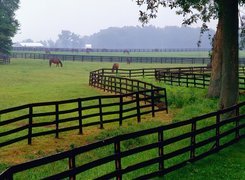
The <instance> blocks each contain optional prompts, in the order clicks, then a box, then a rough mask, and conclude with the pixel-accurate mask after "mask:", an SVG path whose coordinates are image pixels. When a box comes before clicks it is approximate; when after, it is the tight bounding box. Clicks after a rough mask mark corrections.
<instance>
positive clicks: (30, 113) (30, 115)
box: [28, 105, 33, 145]
mask: <svg viewBox="0 0 245 180" xmlns="http://www.w3.org/2000/svg"><path fill="white" fill-rule="evenodd" d="M32 115H33V107H32V105H30V106H29V127H28V144H29V145H30V144H31V142H32V120H33V119H32Z"/></svg>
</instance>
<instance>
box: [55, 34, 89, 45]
mask: <svg viewBox="0 0 245 180" xmlns="http://www.w3.org/2000/svg"><path fill="white" fill-rule="evenodd" d="M58 37H59V38H58V40H57V41H56V42H55V46H56V47H64V48H82V47H84V42H83V40H82V38H80V36H79V35H77V34H75V33H72V32H70V31H67V30H62V31H61V34H59V35H58Z"/></svg>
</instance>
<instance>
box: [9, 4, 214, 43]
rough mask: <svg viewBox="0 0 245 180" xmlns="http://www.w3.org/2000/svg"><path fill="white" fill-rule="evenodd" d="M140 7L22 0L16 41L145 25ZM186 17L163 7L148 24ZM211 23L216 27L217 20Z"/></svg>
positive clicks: (176, 21)
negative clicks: (140, 17)
mask: <svg viewBox="0 0 245 180" xmlns="http://www.w3.org/2000/svg"><path fill="white" fill-rule="evenodd" d="M139 9H140V8H139V6H137V4H136V3H135V0H20V8H19V9H18V10H17V11H16V19H17V20H18V21H19V23H20V27H19V31H18V32H17V34H16V35H15V37H14V38H13V41H14V42H17V41H23V40H26V39H32V40H33V41H42V40H49V39H52V40H56V39H57V38H58V34H60V33H61V31H62V30H69V31H71V32H73V33H75V34H78V35H80V36H81V37H82V36H85V35H92V34H94V33H97V32H99V31H100V30H102V29H107V28H109V27H124V26H142V24H141V23H140V22H139V20H138V18H139ZM182 19H183V17H181V16H178V15H176V14H175V11H174V10H170V9H167V8H160V9H159V12H158V17H157V18H156V19H154V20H151V21H150V23H149V24H148V25H154V26H156V27H165V26H181V23H182ZM198 26H200V24H196V25H193V27H198ZM210 27H211V28H213V29H215V28H216V22H215V21H214V22H212V23H210Z"/></svg>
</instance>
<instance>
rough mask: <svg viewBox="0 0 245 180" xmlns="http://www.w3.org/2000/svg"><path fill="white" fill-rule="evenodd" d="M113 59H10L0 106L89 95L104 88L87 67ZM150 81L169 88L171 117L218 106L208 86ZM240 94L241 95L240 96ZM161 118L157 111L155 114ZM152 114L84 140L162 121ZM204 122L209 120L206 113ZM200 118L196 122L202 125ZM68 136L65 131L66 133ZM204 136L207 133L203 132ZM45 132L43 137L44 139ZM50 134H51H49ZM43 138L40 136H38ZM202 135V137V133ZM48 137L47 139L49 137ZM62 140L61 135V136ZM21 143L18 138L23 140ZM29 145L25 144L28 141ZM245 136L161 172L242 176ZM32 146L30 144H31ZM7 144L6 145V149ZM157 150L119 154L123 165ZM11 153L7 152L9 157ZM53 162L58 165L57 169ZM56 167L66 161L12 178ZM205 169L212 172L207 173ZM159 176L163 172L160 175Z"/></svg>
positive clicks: (88, 174)
mask: <svg viewBox="0 0 245 180" xmlns="http://www.w3.org/2000/svg"><path fill="white" fill-rule="evenodd" d="M111 66H112V63H97V62H71V61H66V62H64V67H63V68H56V67H55V66H52V67H51V68H50V67H49V66H48V61H46V60H23V59H13V60H11V64H10V65H2V66H0V72H1V78H0V84H1V88H0V109H6V108H8V107H14V106H17V105H23V104H28V103H35V102H43V101H54V100H65V99H72V98H78V97H88V96H94V95H99V94H103V92H102V91H100V90H98V89H96V88H92V87H89V86H88V76H89V72H90V71H93V70H96V69H99V68H111ZM120 66H121V67H120V68H147V67H171V66H180V65H178V64H174V65H169V64H141V63H132V64H130V66H129V65H127V64H126V63H125V64H122V63H121V64H120ZM142 80H144V81H148V82H151V83H154V84H156V85H158V86H162V87H166V88H167V95H168V102H169V105H170V110H171V111H172V112H173V113H174V117H173V121H174V122H176V121H182V120H186V119H189V118H191V117H194V116H198V115H201V114H205V113H208V112H212V111H215V110H216V109H217V99H206V98H205V94H206V90H203V89H197V88H184V87H173V86H166V85H164V84H163V83H159V82H154V81H152V80H151V79H142ZM244 99H245V98H244V97H241V100H244ZM157 118H159V117H157ZM157 118H156V119H155V120H153V121H150V122H149V121H148V122H142V123H141V124H138V125H137V126H135V124H133V123H131V122H128V123H127V124H126V125H125V126H123V127H120V128H118V124H116V126H115V127H114V128H112V129H110V130H107V129H106V128H105V129H104V130H99V131H100V133H99V134H94V135H93V134H92V135H91V136H90V137H89V138H88V139H87V140H86V143H92V142H95V141H98V140H103V139H105V138H109V137H112V136H115V135H119V134H124V133H129V132H133V131H137V130H141V129H147V128H151V127H156V126H160V125H162V124H163V122H162V121H160V120H158V119H157ZM205 123H207V124H208V123H213V120H212V119H210V120H208V122H205ZM205 123H204V124H205ZM204 124H200V126H203V125H204ZM188 129H190V127H189V126H188V127H185V128H179V129H178V130H175V131H169V132H166V137H171V136H172V135H177V134H180V133H182V132H186V131H187V130H188ZM67 135H68V136H69V134H67ZM206 136H209V134H207V135H206ZM47 138H49V137H44V138H43V139H47ZM52 138H53V137H52ZM43 139H41V140H40V141H42V140H43ZM200 139H202V137H200ZM50 140H51V139H50ZM155 140H156V136H150V137H143V138H137V139H132V140H129V141H125V142H124V143H123V144H122V148H123V149H126V148H132V147H138V146H140V145H142V144H145V143H147V142H151V141H155ZM60 141H61V142H62V139H61V140H60ZM25 143H26V142H23V144H25ZM21 145H22V143H21ZM185 145H186V140H183V141H181V142H180V143H176V144H174V145H173V146H169V147H167V150H166V151H171V150H174V149H176V148H180V147H182V146H185ZM26 146H27V145H26ZM74 146H77V145H76V144H70V148H72V147H74ZM244 147H245V142H244V140H243V141H240V142H239V143H238V144H235V145H233V146H231V147H229V148H227V149H225V150H222V151H220V152H219V153H218V154H215V155H212V156H210V157H207V158H205V159H203V160H201V161H198V162H196V163H194V164H190V165H188V166H186V167H185V168H182V169H180V170H178V171H176V172H173V173H170V174H169V175H167V176H166V177H165V178H167V179H187V178H188V179H206V178H207V177H210V178H209V179H245V174H244V167H245V164H244V162H245V155H244V154H245V153H244V149H245V148H244ZM30 148H32V147H30ZM64 149H65V148H64ZM64 149H63V147H62V146H61V147H60V148H59V149H58V148H57V149H56V152H61V151H64ZM4 150H8V148H6V149H4ZM35 151H37V153H36V154H35V155H33V154H26V157H25V158H26V159H29V160H31V159H35V158H36V157H42V156H45V155H47V154H46V153H45V152H43V151H42V149H39V150H35ZM112 151H113V147H106V148H104V149H103V151H102V153H101V151H99V153H98V152H96V151H94V152H90V153H87V154H85V155H81V156H79V157H78V159H79V161H78V162H79V163H84V162H89V161H90V160H91V159H94V158H100V157H103V156H105V155H107V154H109V153H111V152H112ZM156 154H157V152H156V151H155V150H151V151H146V152H145V153H142V154H138V155H135V156H133V157H130V158H125V159H124V160H123V162H122V163H123V165H124V166H127V165H130V164H132V163H134V162H135V160H136V159H137V161H143V160H146V159H147V158H149V157H152V156H154V155H156ZM186 156H187V155H186V154H185V155H183V156H179V157H177V158H176V159H174V160H172V161H168V162H167V164H168V165H170V164H172V163H173V162H178V161H180V160H181V159H183V158H186ZM8 158H9V157H8ZM8 166H11V164H6V163H1V162H0V172H1V171H2V170H4V169H6V168H7V167H8ZM53 167H56V168H55V169H54V168H53ZM111 167H113V168H114V163H108V164H106V165H103V166H101V167H100V168H96V169H94V170H91V171H88V172H86V173H84V174H83V175H82V176H80V177H78V178H77V179H84V178H85V179H92V178H93V177H94V175H96V174H102V173H103V172H110V169H111ZM155 168H157V166H150V167H149V168H146V169H143V170H139V171H137V172H134V173H129V174H128V175H127V176H126V177H125V179H132V178H133V177H135V176H136V175H138V174H141V173H142V172H143V173H144V172H146V171H148V172H150V171H152V169H155ZM58 169H67V161H61V162H59V163H56V164H52V165H47V166H45V167H44V168H43V169H33V170H30V171H27V172H23V173H19V174H17V176H16V179H38V177H40V176H42V175H47V173H48V174H51V173H53V171H56V170H58ZM209 175H212V177H213V178H212V177H211V176H209ZM160 179H162V178H160Z"/></svg>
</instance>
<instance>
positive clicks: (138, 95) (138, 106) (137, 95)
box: [136, 91, 141, 123]
mask: <svg viewBox="0 0 245 180" xmlns="http://www.w3.org/2000/svg"><path fill="white" fill-rule="evenodd" d="M136 107H137V121H138V123H140V122H141V117H140V94H139V91H138V92H136Z"/></svg>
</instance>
